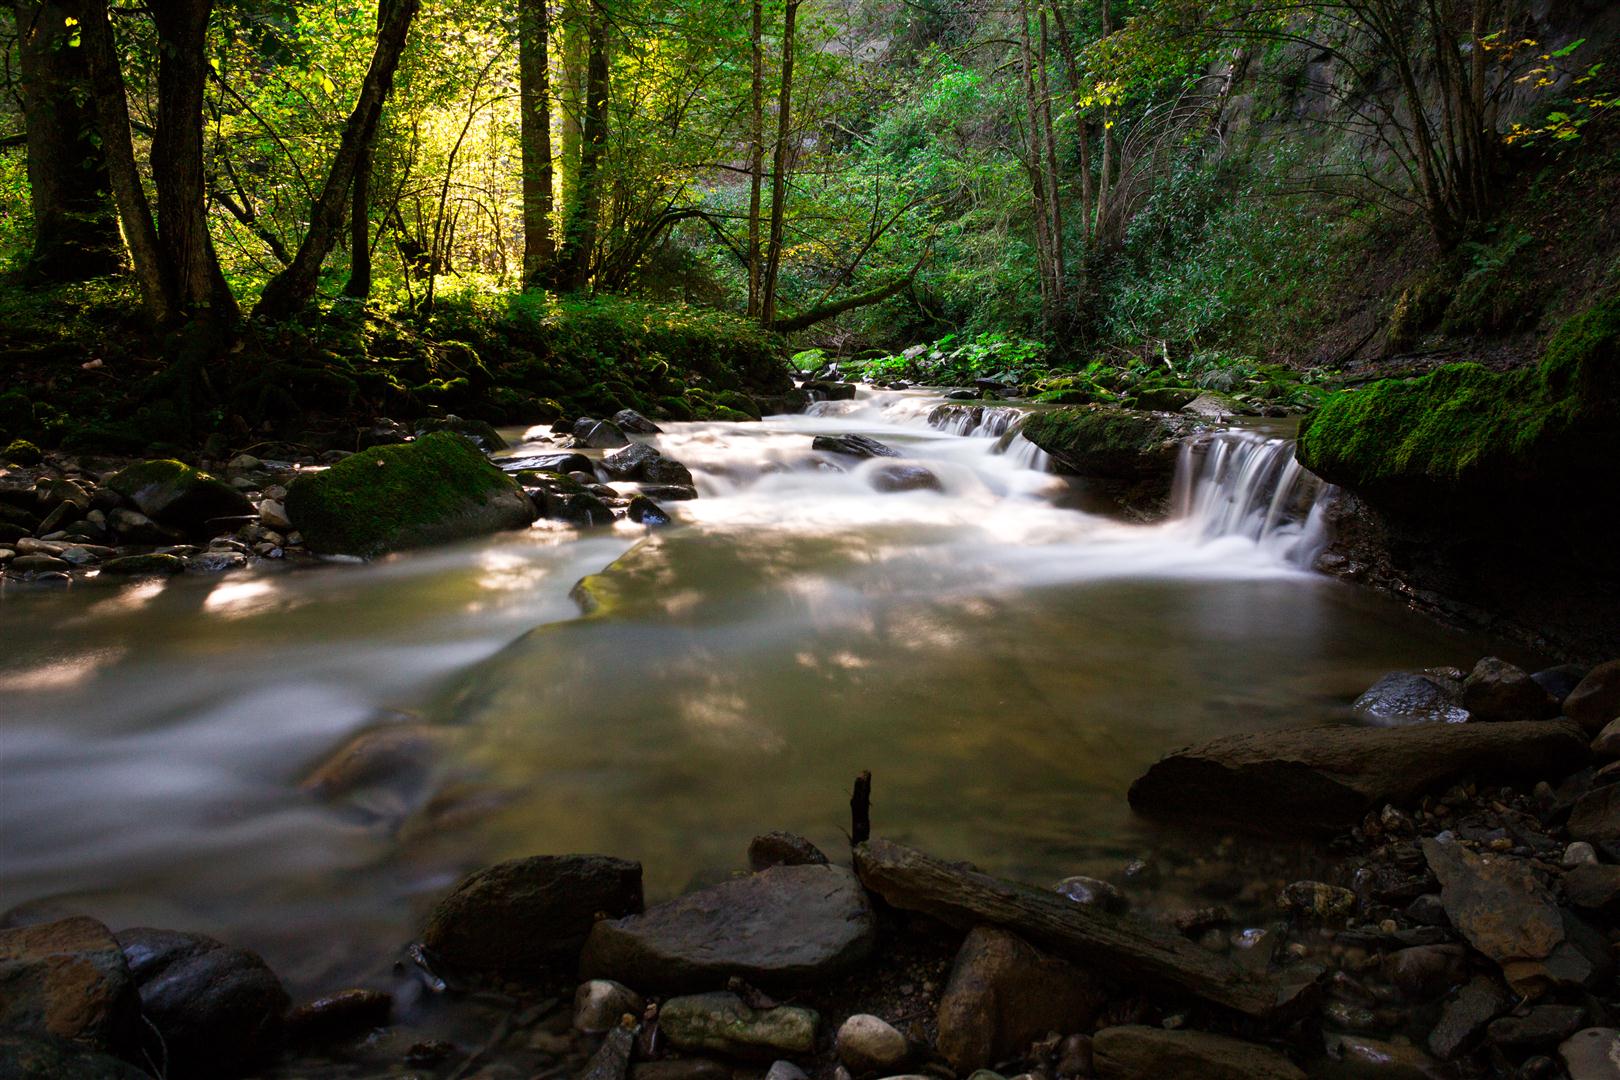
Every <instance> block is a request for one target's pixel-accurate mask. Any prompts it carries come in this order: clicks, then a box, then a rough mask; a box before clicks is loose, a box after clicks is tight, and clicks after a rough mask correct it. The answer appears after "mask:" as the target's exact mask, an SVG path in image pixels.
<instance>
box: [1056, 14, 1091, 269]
mask: <svg viewBox="0 0 1620 1080" xmlns="http://www.w3.org/2000/svg"><path fill="white" fill-rule="evenodd" d="M1052 17H1053V18H1055V19H1056V20H1057V39H1058V53H1059V54H1060V55H1061V56H1062V57H1063V68H1064V71H1065V72H1066V73H1067V74H1068V77H1069V93H1070V94H1071V95H1072V96H1073V98H1074V125H1075V138H1076V139H1077V140H1078V142H1079V145H1080V229H1081V233H1082V235H1083V237H1084V239H1085V240H1087V241H1088V242H1089V241H1090V240H1091V230H1092V223H1093V218H1092V207H1093V205H1094V203H1095V200H1096V192H1095V190H1094V186H1093V181H1092V177H1091V122H1090V121H1089V120H1087V119H1086V110H1085V106H1084V103H1083V92H1082V90H1081V85H1080V64H1079V61H1078V60H1077V58H1076V57H1075V52H1074V39H1073V38H1072V37H1070V35H1069V26H1068V23H1067V22H1066V21H1064V18H1063V6H1062V5H1061V4H1053V5H1052Z"/></svg>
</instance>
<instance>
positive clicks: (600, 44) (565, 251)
mask: <svg viewBox="0 0 1620 1080" xmlns="http://www.w3.org/2000/svg"><path fill="white" fill-rule="evenodd" d="M586 36H587V41H588V43H589V56H588V59H587V61H586V67H585V101H584V117H583V124H582V129H581V141H580V148H579V173H578V182H577V183H576V185H575V191H574V194H573V197H572V198H571V199H570V200H569V205H568V214H567V220H566V221H565V222H564V224H563V245H562V254H561V257H560V259H559V260H558V261H559V262H560V263H561V272H560V274H559V276H558V283H557V284H558V288H560V289H561V290H562V291H564V292H573V291H577V290H579V289H583V288H584V287H585V286H586V285H587V284H589V282H590V277H591V258H592V256H593V254H594V252H595V249H596V230H597V219H598V218H599V217H600V216H601V214H602V175H601V167H602V156H603V154H604V153H606V151H607V120H608V55H607V19H606V18H605V17H604V15H603V12H602V8H601V5H600V4H598V3H597V2H596V0H590V11H589V13H588V16H587V22H586Z"/></svg>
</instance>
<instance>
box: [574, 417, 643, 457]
mask: <svg viewBox="0 0 1620 1080" xmlns="http://www.w3.org/2000/svg"><path fill="white" fill-rule="evenodd" d="M629 443H630V440H629V439H627V438H625V435H624V432H622V431H620V430H619V426H618V425H617V424H615V423H613V422H612V421H611V420H596V419H593V418H592V417H589V416H582V417H580V418H579V419H578V420H576V421H574V445H575V446H577V447H580V448H582V449H585V450H612V449H614V448H615V447H619V446H627V445H629Z"/></svg>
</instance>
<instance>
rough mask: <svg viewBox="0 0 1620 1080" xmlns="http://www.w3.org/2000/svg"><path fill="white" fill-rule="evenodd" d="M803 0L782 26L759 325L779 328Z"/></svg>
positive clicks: (792, 0) (794, 0) (790, 0)
mask: <svg viewBox="0 0 1620 1080" xmlns="http://www.w3.org/2000/svg"><path fill="white" fill-rule="evenodd" d="M798 19H799V0H787V14H786V16H785V17H784V19H783V22H782V90H781V93H780V94H779V95H778V97H777V104H776V153H775V155H774V157H773V159H772V166H771V170H772V172H771V236H770V240H769V242H768V244H767V248H766V255H765V280H764V282H763V283H762V285H761V286H760V305H759V321H760V323H761V324H762V325H764V326H765V327H767V328H769V327H772V326H774V325H776V283H777V278H778V277H779V276H780V274H781V271H782V239H783V235H784V230H785V216H786V212H787V174H788V163H789V160H790V149H791V148H790V147H789V146H788V139H789V136H790V135H791V134H792V133H793V38H794V31H795V29H796V28H797V26H798Z"/></svg>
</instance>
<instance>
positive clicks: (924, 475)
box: [867, 463, 945, 493]
mask: <svg viewBox="0 0 1620 1080" xmlns="http://www.w3.org/2000/svg"><path fill="white" fill-rule="evenodd" d="M867 480H868V482H870V483H871V485H872V489H873V490H874V491H882V492H887V493H892V492H897V491H944V490H945V486H944V485H943V484H941V483H940V482H939V477H937V476H935V475H934V474H933V473H932V472H930V471H928V470H927V469H925V468H923V467H922V466H921V465H913V464H910V463H903V464H902V463H896V464H893V465H879V466H878V467H877V468H875V469H873V470H872V471H871V473H869V474H868V476H867Z"/></svg>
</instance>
